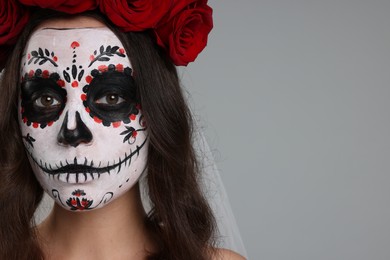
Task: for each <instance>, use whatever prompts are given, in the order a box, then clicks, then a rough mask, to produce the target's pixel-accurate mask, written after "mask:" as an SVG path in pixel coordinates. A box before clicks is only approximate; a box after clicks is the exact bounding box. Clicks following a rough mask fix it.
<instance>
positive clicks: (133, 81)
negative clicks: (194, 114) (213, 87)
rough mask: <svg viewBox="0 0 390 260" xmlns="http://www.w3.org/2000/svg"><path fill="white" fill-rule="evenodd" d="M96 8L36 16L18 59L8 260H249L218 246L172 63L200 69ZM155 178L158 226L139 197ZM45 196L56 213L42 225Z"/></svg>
mask: <svg viewBox="0 0 390 260" xmlns="http://www.w3.org/2000/svg"><path fill="white" fill-rule="evenodd" d="M24 2H29V1H24ZM85 2H87V3H90V2H91V1H84V4H85ZM92 2H93V1H92ZM106 2H108V1H106ZM168 2H170V1H168ZM182 2H187V3H186V4H188V3H190V2H191V4H192V5H195V6H196V5H201V4H204V5H205V4H206V2H205V1H199V3H198V2H196V1H177V3H179V4H177V5H175V7H176V9H177V10H181V9H183V7H181V5H182V4H181V3H182ZM80 5H81V4H80ZM102 6H105V7H104V8H108V7H107V6H106V5H105V3H104V1H100V9H101V10H105V9H104V8H102ZM83 8H84V7H83ZM85 8H86V10H84V11H88V10H90V9H93V11H88V12H82V14H79V15H69V14H64V13H63V12H56V11H51V10H43V9H41V10H38V9H36V10H34V15H32V16H31V17H29V19H28V23H27V24H26V27H25V29H24V30H23V31H22V32H21V34H20V35H19V36H18V40H17V43H16V46H15V48H14V50H13V52H12V54H11V55H10V57H8V58H7V63H6V67H5V71H4V73H3V74H4V75H3V78H2V82H1V92H2V95H1V100H0V103H1V104H0V109H1V115H2V116H1V118H0V131H1V132H0V136H1V137H0V138H1V154H0V158H1V159H0V160H1V161H0V165H1V166H0V167H1V168H0V173H1V175H0V183H1V188H0V203H1V204H0V214H1V216H2V217H1V220H0V221H1V222H0V226H1V231H0V232H1V233H0V243H1V244H0V245H1V247H0V256H1V257H0V258H1V259H242V257H241V256H239V255H238V254H236V253H234V252H232V251H228V250H223V249H216V248H215V247H214V245H215V237H214V229H215V224H214V218H213V215H212V212H211V210H210V208H209V206H208V204H207V201H206V200H205V198H204V197H203V195H202V192H201V191H200V188H199V184H198V175H197V174H198V169H197V162H196V158H195V154H194V150H193V147H192V143H191V136H192V128H191V126H192V123H191V116H190V113H189V111H188V108H187V105H186V104H185V101H184V99H183V95H182V93H181V89H180V86H179V82H178V77H177V74H176V69H175V67H174V64H173V63H172V61H173V62H175V64H176V65H180V63H186V62H188V61H186V60H185V59H184V60H183V59H181V58H178V57H174V58H173V56H174V55H172V54H170V55H167V54H166V51H165V50H164V49H163V48H161V45H160V47H158V46H157V45H156V43H155V37H157V41H161V42H163V41H164V40H163V38H164V37H160V36H162V35H164V33H160V35H159V34H158V33H156V35H155V36H153V37H152V36H151V34H150V32H149V31H148V30H138V31H137V32H133V31H132V30H130V31H129V32H126V33H124V32H122V30H119V29H118V27H119V26H118V25H113V24H112V23H111V21H110V20H107V19H106V18H105V17H104V16H103V15H102V14H100V12H99V11H96V10H95V9H96V6H88V7H85ZM161 8H162V7H161ZM186 8H188V7H186ZM60 9H61V8H59V9H57V10H60ZM174 9H175V8H173V7H170V9H167V10H168V14H161V17H168V18H161V19H169V16H171V15H172V16H173V15H174V14H175V12H178V11H177V10H174ZM71 10H73V9H72V8H71ZM60 11H63V10H60ZM68 13H69V12H68ZM107 13H109V12H107ZM107 13H106V14H107ZM175 15H176V14H175ZM159 22H161V21H159ZM167 28H168V27H167V26H165V28H163V29H161V30H162V31H164V30H168V29H167ZM195 57H196V55H195ZM195 57H193V58H192V57H190V59H194V58H195ZM18 82H19V84H17V83H18ZM144 171H145V172H146V174H147V176H146V178H147V184H148V185H147V188H148V191H147V192H148V195H149V198H150V201H151V205H152V211H151V213H149V215H146V214H145V210H144V208H143V206H142V203H141V198H140V192H139V186H138V180H139V178H140V176H141V175H142V173H143V172H144ZM43 191H46V192H47V193H48V194H49V195H50V196H51V197H52V198H53V199H54V200H55V202H56V203H55V206H54V207H53V210H52V212H51V213H50V215H49V216H48V218H47V219H46V220H45V221H44V222H43V223H41V224H40V225H38V226H35V225H34V224H32V225H31V222H32V219H33V214H34V212H35V210H36V208H37V206H38V204H39V202H40V201H41V198H42V194H43Z"/></svg>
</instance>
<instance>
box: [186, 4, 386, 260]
mask: <svg viewBox="0 0 390 260" xmlns="http://www.w3.org/2000/svg"><path fill="white" fill-rule="evenodd" d="M210 5H211V6H213V8H214V18H215V20H214V21H215V28H214V30H213V31H212V34H211V35H210V39H209V45H208V47H207V48H206V49H205V51H204V52H203V53H201V54H200V56H199V58H198V60H197V61H196V62H195V63H194V64H191V65H189V66H188V67H187V68H186V69H183V70H181V73H182V76H183V83H184V85H185V86H186V88H187V89H188V90H189V92H190V93H191V99H192V103H193V107H194V111H195V113H196V114H197V115H198V117H199V118H201V120H202V125H203V126H205V132H206V135H207V138H208V140H209V142H210V145H211V147H212V148H213V149H214V151H215V153H216V158H217V162H218V166H219V168H220V170H221V174H222V178H223V180H224V182H225V185H226V189H227V191H228V194H229V197H230V200H231V203H232V207H233V210H234V211H235V215H236V219H237V222H238V225H239V227H240V230H241V235H242V237H243V240H244V243H245V245H246V248H247V251H248V255H249V259H267V260H280V259H289V260H290V259H299V260H306V259H307V260H309V259H310V260H312V259H316V260H322V259H324V260H325V259H326V260H329V259H332V260H333V259H340V260H341V259H343V260H344V259H353V260H360V259H361V260H367V259H370V260H371V259H375V260H382V259H383V260H385V259H386V260H388V259H390V225H389V220H390V203H389V202H390V189H389V186H390V176H389V170H390V160H389V159H390V158H389V155H390V138H389V134H390V120H389V112H390V102H389V98H390V86H389V81H390V51H389V48H390V31H389V30H390V15H389V14H390V1H388V0H383V1H380V0H370V1H368V0H366V1H361V0H356V1H353V0H350V1H347V0H327V1H325V0H322V1H314V0H313V1H309V0H307V1H297V0H269V1H260V0H257V1H256V0H251V1H249V0H246V1H236V0H223V1H222V0H218V1H217V0H210Z"/></svg>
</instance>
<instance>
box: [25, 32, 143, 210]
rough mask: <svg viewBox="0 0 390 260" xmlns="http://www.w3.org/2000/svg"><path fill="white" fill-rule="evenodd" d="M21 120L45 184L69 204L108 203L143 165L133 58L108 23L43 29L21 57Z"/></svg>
mask: <svg viewBox="0 0 390 260" xmlns="http://www.w3.org/2000/svg"><path fill="white" fill-rule="evenodd" d="M21 75H22V84H21V88H22V91H21V93H22V94H21V98H20V102H19V108H20V111H19V119H20V127H21V131H22V136H23V140H24V143H25V147H26V150H27V153H28V155H29V159H30V163H31V166H32V168H33V170H34V172H35V175H36V177H37V179H38V180H39V182H40V183H41V185H42V187H43V188H44V189H45V190H46V192H47V193H48V194H49V195H50V196H51V197H52V198H53V199H55V201H56V202H57V203H58V204H59V205H61V206H62V207H64V208H65V209H69V210H78V211H79V210H91V209H96V208H100V207H102V206H104V205H105V204H107V203H108V202H110V201H112V200H113V199H114V198H117V197H119V196H121V195H122V194H123V193H125V192H126V191H128V190H129V189H130V188H131V187H132V186H133V185H134V184H135V183H136V182H137V181H138V179H139V177H140V175H141V173H142V172H143V171H144V170H145V168H146V158H147V153H148V152H147V148H148V138H147V131H146V126H145V123H144V120H143V116H142V112H141V107H140V104H139V103H138V102H137V100H136V99H137V97H136V88H135V85H134V82H133V78H132V76H131V75H132V70H131V64H130V62H129V58H128V57H127V55H126V53H125V51H124V48H123V46H122V44H121V42H120V41H119V39H118V38H117V37H116V36H115V34H114V33H113V32H111V31H110V30H109V29H108V28H93V29H89V28H84V29H66V30H60V29H41V30H38V31H36V32H35V33H33V35H32V36H31V39H30V41H29V42H28V44H27V47H26V51H25V56H24V58H23V59H22V72H21Z"/></svg>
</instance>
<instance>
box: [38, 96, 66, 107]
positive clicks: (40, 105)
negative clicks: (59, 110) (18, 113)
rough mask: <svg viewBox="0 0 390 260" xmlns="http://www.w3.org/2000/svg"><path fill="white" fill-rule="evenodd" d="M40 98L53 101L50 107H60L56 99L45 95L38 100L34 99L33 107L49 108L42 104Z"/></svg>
mask: <svg viewBox="0 0 390 260" xmlns="http://www.w3.org/2000/svg"><path fill="white" fill-rule="evenodd" d="M42 98H51V99H52V100H53V102H54V103H53V104H49V106H50V107H54V106H58V105H60V101H59V100H58V99H56V98H55V97H53V96H50V95H47V94H46V95H42V96H39V97H38V98H36V99H35V100H34V103H35V105H36V106H38V107H40V108H44V107H49V106H45V105H44V104H42Z"/></svg>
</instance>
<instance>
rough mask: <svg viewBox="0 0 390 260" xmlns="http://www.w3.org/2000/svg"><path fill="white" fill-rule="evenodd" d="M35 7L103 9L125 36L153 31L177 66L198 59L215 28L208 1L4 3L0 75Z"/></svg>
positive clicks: (1, 2)
mask: <svg viewBox="0 0 390 260" xmlns="http://www.w3.org/2000/svg"><path fill="white" fill-rule="evenodd" d="M31 6H36V7H40V8H45V9H52V10H56V11H60V12H64V13H69V14H78V13H82V12H85V11H89V10H94V9H99V10H100V12H102V13H103V14H104V15H106V16H107V17H108V19H109V20H110V21H111V22H112V23H114V24H115V25H116V26H118V28H120V29H121V30H122V31H123V32H129V31H133V32H137V31H145V30H151V31H152V32H153V34H154V36H155V38H156V41H157V44H158V45H159V46H161V47H162V48H164V49H165V50H166V52H167V53H168V54H169V56H170V58H171V60H172V61H173V63H174V64H175V65H177V66H186V65H187V64H188V63H189V62H192V61H194V60H195V59H196V57H197V56H198V54H199V53H200V52H201V51H202V50H203V49H204V48H205V47H206V45H207V36H208V34H209V32H210V31H211V29H212V28H213V20H212V9H211V8H210V7H209V6H208V5H207V0H51V1H47V0H6V1H5V0H0V71H1V70H2V69H3V68H4V66H5V62H6V61H7V59H8V56H9V54H10V53H11V50H12V48H13V46H14V44H15V42H16V41H17V38H18V36H19V34H20V33H21V31H22V30H23V28H24V26H25V25H26V24H27V22H28V20H29V18H30V14H31V12H32V10H31V8H30V7H31Z"/></svg>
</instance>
